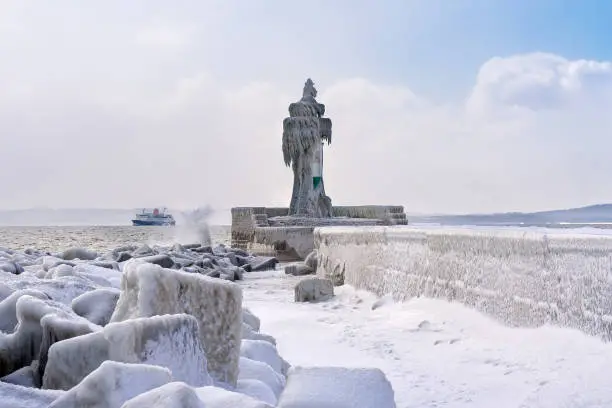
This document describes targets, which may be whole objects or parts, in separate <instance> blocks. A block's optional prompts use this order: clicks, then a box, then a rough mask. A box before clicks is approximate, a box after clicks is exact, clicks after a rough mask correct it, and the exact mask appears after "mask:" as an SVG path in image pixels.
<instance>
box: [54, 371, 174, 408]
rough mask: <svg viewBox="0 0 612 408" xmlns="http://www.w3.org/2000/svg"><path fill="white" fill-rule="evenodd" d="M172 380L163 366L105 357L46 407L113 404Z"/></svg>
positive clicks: (96, 407) (94, 407)
mask: <svg viewBox="0 0 612 408" xmlns="http://www.w3.org/2000/svg"><path fill="white" fill-rule="evenodd" d="M171 381H172V373H171V372H170V370H168V369H166V368H162V367H159V366H156V365H146V364H125V363H118V362H116V361H104V362H103V363H102V364H101V365H100V367H98V368H97V369H96V370H94V371H93V372H92V373H91V374H89V375H88V376H87V377H85V378H84V379H83V380H82V381H81V382H80V383H79V384H77V385H76V386H74V387H72V388H71V389H70V390H69V391H67V392H66V393H64V394H63V395H62V396H60V397H59V398H58V399H56V400H55V401H54V402H53V403H52V404H51V405H50V406H49V408H86V407H87V408H116V407H121V406H122V405H123V403H124V402H126V401H128V400H130V399H132V398H134V397H136V396H138V395H140V394H143V393H145V392H147V391H149V390H152V389H155V388H158V387H161V386H163V385H164V384H167V383H169V382H171Z"/></svg>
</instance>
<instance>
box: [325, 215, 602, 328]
mask: <svg viewBox="0 0 612 408" xmlns="http://www.w3.org/2000/svg"><path fill="white" fill-rule="evenodd" d="M315 245H316V246H317V250H318V253H319V271H318V273H319V274H320V275H321V276H324V277H327V278H329V279H331V280H332V281H334V283H335V284H341V283H348V284H350V285H353V286H355V287H357V288H359V289H365V290H369V291H372V292H374V293H376V294H377V295H379V296H383V295H387V294H391V295H393V297H394V298H395V299H397V300H405V299H409V298H411V297H413V296H415V297H418V296H426V297H433V298H444V299H447V300H451V301H457V302H461V303H464V304H465V305H467V306H470V307H474V308H476V309H477V310H479V311H480V312H483V313H486V314H489V315H491V316H493V317H495V318H497V319H499V320H501V321H502V322H504V323H506V324H509V325H512V326H527V327H537V326H542V325H544V324H553V325H558V326H565V327H571V328H576V329H580V330H582V331H584V332H586V333H588V334H594V335H598V336H601V337H603V338H605V339H610V338H612V286H610V280H611V279H612V274H611V271H612V262H611V260H612V237H611V236H604V235H588V234H575V233H574V234H571V233H568V232H563V231H554V232H553V231H550V230H534V229H529V230H525V229H503V228H496V229H490V228H489V229H486V228H458V227H455V228H451V227H443V228H425V227H363V228H352V229H348V228H342V227H338V228H321V229H318V230H316V231H315Z"/></svg>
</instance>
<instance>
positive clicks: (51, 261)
mask: <svg viewBox="0 0 612 408" xmlns="http://www.w3.org/2000/svg"><path fill="white" fill-rule="evenodd" d="M62 264H65V265H70V266H75V265H76V263H74V262H71V261H68V260H65V259H62V258H58V257H56V256H51V255H48V256H43V258H42V267H43V269H44V270H45V271H48V270H49V269H51V268H53V267H55V266H57V265H62Z"/></svg>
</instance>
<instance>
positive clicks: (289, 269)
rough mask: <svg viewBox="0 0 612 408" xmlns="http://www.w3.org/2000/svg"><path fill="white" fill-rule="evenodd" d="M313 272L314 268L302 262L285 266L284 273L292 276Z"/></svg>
mask: <svg viewBox="0 0 612 408" xmlns="http://www.w3.org/2000/svg"><path fill="white" fill-rule="evenodd" d="M313 273H315V271H314V269H312V268H311V267H310V266H308V265H306V264H304V263H301V262H300V263H294V264H291V265H287V266H285V274H287V275H293V276H303V275H312V274H313Z"/></svg>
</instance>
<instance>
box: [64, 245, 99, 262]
mask: <svg viewBox="0 0 612 408" xmlns="http://www.w3.org/2000/svg"><path fill="white" fill-rule="evenodd" d="M97 257H98V254H97V253H95V252H94V251H90V250H89V249H87V248H69V249H67V250H65V251H64V252H63V253H62V258H63V259H64V260H66V261H72V260H74V259H83V260H86V261H93V260H94V259H96V258H97Z"/></svg>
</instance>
